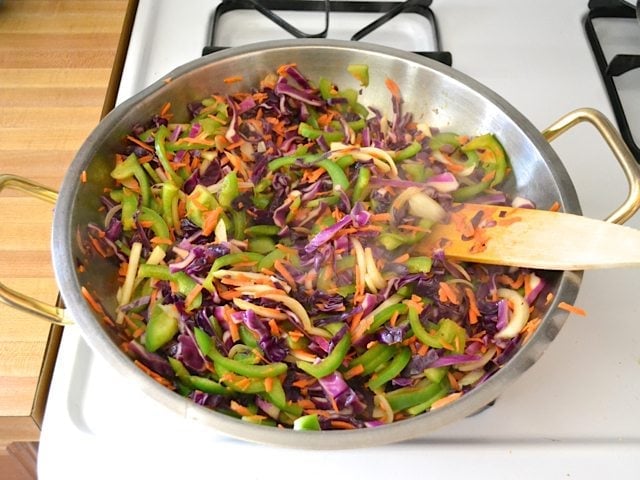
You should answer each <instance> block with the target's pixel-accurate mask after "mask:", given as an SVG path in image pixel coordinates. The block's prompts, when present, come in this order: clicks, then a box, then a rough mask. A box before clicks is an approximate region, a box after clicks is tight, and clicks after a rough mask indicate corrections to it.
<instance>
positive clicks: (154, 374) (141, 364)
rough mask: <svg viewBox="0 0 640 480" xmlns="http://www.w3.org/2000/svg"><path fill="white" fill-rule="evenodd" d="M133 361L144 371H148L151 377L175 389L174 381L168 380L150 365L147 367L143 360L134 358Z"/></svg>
mask: <svg viewBox="0 0 640 480" xmlns="http://www.w3.org/2000/svg"><path fill="white" fill-rule="evenodd" d="M133 363H134V364H135V365H136V366H137V367H138V368H139V369H140V370H142V371H143V372H144V373H146V374H147V375H149V376H150V377H151V378H153V379H154V380H155V381H156V382H158V383H159V384H161V385H163V386H165V387H167V388H169V389H171V390H174V389H175V387H174V385H173V383H172V382H170V381H169V380H167V379H166V378H164V377H163V376H161V375H158V374H157V373H156V372H154V371H153V370H151V369H150V368H149V367H147V366H146V365H145V364H143V363H142V362H140V361H138V360H134V361H133Z"/></svg>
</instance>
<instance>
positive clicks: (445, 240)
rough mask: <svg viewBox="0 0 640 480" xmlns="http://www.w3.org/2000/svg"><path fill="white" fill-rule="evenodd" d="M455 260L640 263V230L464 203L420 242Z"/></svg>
mask: <svg viewBox="0 0 640 480" xmlns="http://www.w3.org/2000/svg"><path fill="white" fill-rule="evenodd" d="M437 248H442V249H444V252H445V254H446V255H447V256H448V257H449V258H452V259H456V260H464V261H472V262H478V263H489V264H493V265H509V266H519V267H530V268H540V269H546V270H586V269H594V268H616V267H637V266H640V230H635V229H633V228H630V227H625V226H621V225H616V224H612V223H607V222H603V221H600V220H593V219H590V218H586V217H582V216H580V215H572V214H567V213H557V212H550V211H545V210H534V209H527V208H511V207H500V206H493V205H476V204H458V205H456V206H455V209H454V211H453V212H452V213H451V218H450V219H449V221H448V222H447V223H441V224H438V225H437V226H436V227H434V229H433V230H432V232H431V233H430V234H429V235H428V237H427V238H425V240H424V241H423V243H422V244H421V245H420V246H419V250H420V251H421V252H422V253H428V254H429V253H431V252H433V250H434V249H437Z"/></svg>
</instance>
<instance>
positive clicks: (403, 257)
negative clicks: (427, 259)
mask: <svg viewBox="0 0 640 480" xmlns="http://www.w3.org/2000/svg"><path fill="white" fill-rule="evenodd" d="M410 258H411V257H410V256H409V254H408V253H405V254H404V255H400V256H399V257H396V258H394V259H393V260H392V262H393V263H405V262H406V261H407V260H409V259H410Z"/></svg>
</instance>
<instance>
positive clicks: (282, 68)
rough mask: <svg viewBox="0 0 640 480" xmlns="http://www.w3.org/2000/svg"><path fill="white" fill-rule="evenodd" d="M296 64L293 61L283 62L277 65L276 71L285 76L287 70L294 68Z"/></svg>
mask: <svg viewBox="0 0 640 480" xmlns="http://www.w3.org/2000/svg"><path fill="white" fill-rule="evenodd" d="M296 66H297V64H295V63H285V64H283V65H280V66H279V67H278V69H277V70H276V73H277V74H278V75H280V76H285V75H286V74H287V70H289V69H290V68H295V67H296Z"/></svg>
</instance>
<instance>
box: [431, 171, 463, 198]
mask: <svg viewBox="0 0 640 480" xmlns="http://www.w3.org/2000/svg"><path fill="white" fill-rule="evenodd" d="M426 183H427V185H429V186H430V187H432V188H433V189H434V190H436V191H437V192H440V193H449V192H453V191H454V190H457V189H458V187H459V186H460V182H458V179H457V178H456V177H455V175H453V173H451V172H444V173H440V174H438V175H434V176H432V177H431V178H429V179H428V180H427V182H426Z"/></svg>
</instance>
